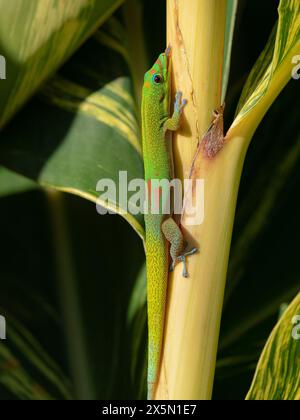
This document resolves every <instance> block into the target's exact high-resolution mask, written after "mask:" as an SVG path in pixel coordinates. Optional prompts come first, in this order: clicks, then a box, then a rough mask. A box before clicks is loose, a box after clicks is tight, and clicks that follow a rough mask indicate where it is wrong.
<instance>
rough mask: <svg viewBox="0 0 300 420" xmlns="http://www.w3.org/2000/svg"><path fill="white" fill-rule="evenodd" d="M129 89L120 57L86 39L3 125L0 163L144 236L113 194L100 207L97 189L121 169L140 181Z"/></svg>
mask: <svg viewBox="0 0 300 420" xmlns="http://www.w3.org/2000/svg"><path fill="white" fill-rule="evenodd" d="M99 57H103V58H104V59H103V60H99ZM131 86H132V84H131V81H130V78H129V77H128V76H127V75H126V64H125V63H124V60H123V58H122V57H120V55H119V54H116V52H114V51H112V50H110V49H108V48H105V47H102V46H101V45H100V44H99V40H98V39H97V38H96V39H95V38H92V39H90V40H89V41H88V42H87V43H86V44H85V45H84V46H83V47H82V48H81V49H80V51H79V52H78V54H76V55H75V56H74V58H73V59H72V60H70V62H69V63H68V64H67V65H66V66H65V67H64V68H63V69H62V71H61V73H60V74H57V75H56V76H55V77H54V78H53V79H52V80H51V81H49V82H48V83H47V84H46V85H45V86H44V87H43V89H42V91H41V92H40V95H39V97H38V98H35V99H34V100H33V101H31V102H30V104H28V106H26V107H25V108H24V110H23V111H22V112H21V113H19V114H18V115H17V116H16V118H15V119H14V120H13V121H12V123H11V124H9V125H8V126H7V127H6V128H4V130H3V131H2V134H1V142H0V149H1V150H0V161H1V163H2V164H3V165H4V166H5V167H7V168H9V169H11V170H13V171H15V172H17V173H19V174H22V175H24V176H26V177H27V178H30V179H33V180H35V181H36V182H37V183H38V184H40V185H42V186H45V187H52V188H55V189H57V190H60V191H64V192H68V193H72V194H75V195H78V196H80V197H83V198H85V199H87V200H89V201H91V202H93V203H94V204H95V203H96V202H97V204H99V205H100V206H102V207H104V208H106V209H109V210H111V211H113V212H116V213H121V214H122V215H123V216H124V217H125V219H126V220H127V221H128V222H129V223H130V224H131V225H132V226H133V228H134V229H135V230H136V231H137V232H138V234H139V235H140V236H143V218H142V217H141V215H139V216H133V215H132V214H130V213H129V212H127V211H126V210H127V209H126V208H124V206H121V205H119V194H118V193H119V192H118V191H116V192H117V194H116V196H115V197H109V199H108V200H107V201H105V202H104V201H103V200H102V201H101V200H100V199H99V195H100V192H97V188H96V187H97V183H98V181H99V180H102V179H110V180H112V181H114V183H115V185H116V186H118V185H119V171H126V172H127V177H128V182H130V181H131V180H132V179H135V178H139V179H141V178H143V161H142V154H141V146H140V134H139V133H140V131H139V124H138V118H137V112H136V105H135V101H134V99H133V97H132V87H131ZM37 115H38V118H36V116H37ZM33 121H34V125H33V123H32V122H33ZM131 195H132V193H130V194H129V197H130V196H131ZM95 211H96V210H95Z"/></svg>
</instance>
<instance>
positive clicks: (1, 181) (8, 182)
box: [0, 166, 37, 197]
mask: <svg viewBox="0 0 300 420" xmlns="http://www.w3.org/2000/svg"><path fill="white" fill-rule="evenodd" d="M35 188H37V184H36V183H35V182H33V181H31V180H30V179H27V178H25V177H24V176H21V175H18V174H16V173H15V172H12V171H10V170H8V169H6V168H4V167H3V166H0V197H4V196H8V195H12V194H18V193H22V192H26V191H29V190H32V189H35Z"/></svg>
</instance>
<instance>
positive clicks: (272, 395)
mask: <svg viewBox="0 0 300 420" xmlns="http://www.w3.org/2000/svg"><path fill="white" fill-rule="evenodd" d="M299 322H300V293H299V294H298V295H297V297H296V299H295V300H294V301H293V302H292V303H291V305H290V306H289V308H288V309H287V310H286V312H285V314H284V315H283V317H282V318H281V319H280V321H279V322H278V324H277V325H276V327H275V329H274V330H273V332H272V334H271V336H270V338H269V340H268V342H267V345H266V347H265V349H264V351H263V353H262V356H261V358H260V361H259V363H258V366H257V369H256V374H255V377H254V380H253V384H252V386H251V389H250V391H249V393H248V395H247V400H300V364H299V360H300V328H299Z"/></svg>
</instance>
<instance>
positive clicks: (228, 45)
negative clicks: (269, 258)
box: [222, 0, 238, 103]
mask: <svg viewBox="0 0 300 420" xmlns="http://www.w3.org/2000/svg"><path fill="white" fill-rule="evenodd" d="M237 6H238V2H237V0H228V1H227V6H226V7H227V11H226V28H225V31H226V32H225V42H224V66H223V81H222V103H223V102H224V100H225V95H226V91H227V86H228V80H229V73H230V62H231V51H232V41H233V34H234V28H235V20H236V12H237Z"/></svg>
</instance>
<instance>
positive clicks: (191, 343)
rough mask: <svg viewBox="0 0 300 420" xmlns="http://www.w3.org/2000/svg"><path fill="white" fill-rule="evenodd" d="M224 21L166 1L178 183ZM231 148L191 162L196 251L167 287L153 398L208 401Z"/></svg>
mask: <svg viewBox="0 0 300 420" xmlns="http://www.w3.org/2000/svg"><path fill="white" fill-rule="evenodd" d="M225 17H226V1H225V0H224V1H223V0H209V1H208V0H190V1H188V2H186V1H184V0H169V1H168V39H169V43H170V44H171V45H172V51H173V71H174V82H175V83H174V86H173V87H174V90H178V89H179V90H182V92H183V94H184V97H186V98H187V99H188V106H187V107H186V110H185V116H186V120H185V122H184V124H183V127H182V130H181V132H180V133H179V134H178V135H177V136H176V138H175V139H174V141H175V162H176V175H177V176H181V177H183V178H188V176H189V172H190V167H191V162H192V160H193V157H194V155H195V152H196V147H197V143H198V141H199V140H200V139H201V138H202V136H203V134H204V133H205V131H206V130H207V128H208V127H209V124H210V121H211V117H212V111H213V110H214V109H215V108H217V107H219V105H220V101H221V91H222V65H223V56H224V53H223V51H224V34H225ZM236 147H237V145H235V146H234V147H233V148H232V147H228V148H227V150H226V151H225V149H224V153H220V155H219V156H217V157H216V158H215V159H214V160H211V161H208V160H205V159H200V161H199V162H198V161H197V162H196V166H197V167H199V169H200V172H199V174H198V175H197V176H198V177H199V178H202V179H204V182H205V221H204V223H203V224H202V225H200V226H189V227H188V226H185V230H186V233H187V236H188V237H189V238H190V242H192V244H193V245H194V244H196V245H197V246H198V247H199V250H200V252H199V254H198V255H196V256H193V257H191V258H190V259H189V261H188V270H189V274H190V277H189V278H188V279H184V278H182V267H181V266H180V265H178V266H177V268H176V270H175V272H174V275H172V276H171V277H170V280H169V291H168V308H167V316H166V328H165V342H164V352H163V360H162V369H161V375H160V381H159V386H158V390H157V393H156V398H157V399H160V398H161V399H210V397H211V392H212V384H213V378H214V370H215V360H216V351H217V343H218V334H219V324H220V317H221V310H222V302H223V294H224V285H225V277H226V269H227V261H228V253H229V247H230V238H231V231H232V224H233V217H234V209H235V201H236V195H237V189H238V183H237V182H236V180H237V179H239V174H240V172H241V167H242V163H241V159H239V160H238V161H237V160H236V159H234V157H233V155H237V154H239V155H240V153H239V151H238V152H237V151H236V150H235V149H236ZM233 162H235V164H234V163H233ZM202 163H203V164H202ZM237 173H238V176H237ZM183 225H184V223H183Z"/></svg>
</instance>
